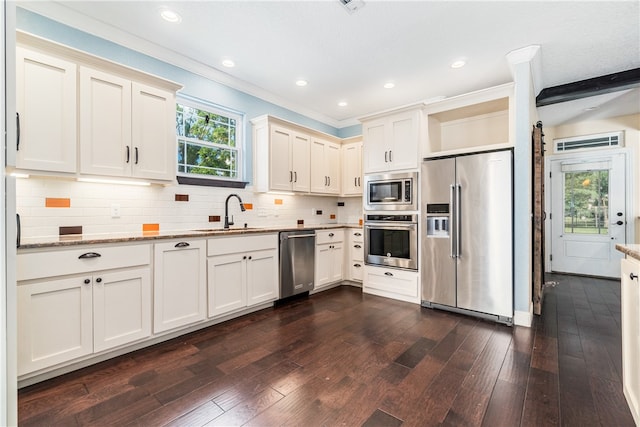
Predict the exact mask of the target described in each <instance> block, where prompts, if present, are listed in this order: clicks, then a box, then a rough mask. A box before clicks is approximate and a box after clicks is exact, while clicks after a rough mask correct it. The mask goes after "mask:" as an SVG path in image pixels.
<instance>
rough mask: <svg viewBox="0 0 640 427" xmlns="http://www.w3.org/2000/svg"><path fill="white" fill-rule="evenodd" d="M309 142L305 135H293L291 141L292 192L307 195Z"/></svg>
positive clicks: (309, 178)
mask: <svg viewBox="0 0 640 427" xmlns="http://www.w3.org/2000/svg"><path fill="white" fill-rule="evenodd" d="M310 150H311V141H310V139H309V137H308V136H307V135H304V134H301V133H293V139H292V140H291V169H292V170H293V185H292V187H291V189H292V190H293V191H300V192H305V193H308V192H309V190H310V187H311V183H310V181H311V168H310V164H311V152H310Z"/></svg>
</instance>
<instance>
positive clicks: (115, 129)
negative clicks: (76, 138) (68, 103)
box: [80, 67, 132, 176]
mask: <svg viewBox="0 0 640 427" xmlns="http://www.w3.org/2000/svg"><path fill="white" fill-rule="evenodd" d="M131 151H132V149H131V81H130V80H127V79H123V78H121V77H118V76H114V75H112V74H108V73H104V72H102V71H98V70H94V69H92V68H87V67H80V172H81V173H89V174H96V175H110V176H131V163H132V162H131Z"/></svg>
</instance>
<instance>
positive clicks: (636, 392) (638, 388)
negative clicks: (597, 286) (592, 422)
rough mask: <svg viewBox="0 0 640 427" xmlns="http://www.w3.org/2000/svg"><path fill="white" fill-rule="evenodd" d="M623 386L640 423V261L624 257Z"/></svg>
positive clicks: (632, 410) (622, 314)
mask: <svg viewBox="0 0 640 427" xmlns="http://www.w3.org/2000/svg"><path fill="white" fill-rule="evenodd" d="M621 273H622V276H621V277H622V289H621V294H622V295H621V300H622V313H621V317H622V389H623V391H624V396H625V398H626V399H627V403H628V405H629V409H630V410H631V414H632V415H633V419H634V420H635V422H636V424H637V425H640V358H639V357H638V355H640V283H639V282H640V278H638V276H640V261H636V260H632V259H629V258H627V259H623V260H622V272H621Z"/></svg>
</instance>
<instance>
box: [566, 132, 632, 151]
mask: <svg viewBox="0 0 640 427" xmlns="http://www.w3.org/2000/svg"><path fill="white" fill-rule="evenodd" d="M553 145H554V148H555V152H556V153H566V152H568V151H576V150H591V149H594V148H617V147H624V133H623V132H611V133H601V134H597V135H587V136H576V137H573V138H560V139H554V140H553Z"/></svg>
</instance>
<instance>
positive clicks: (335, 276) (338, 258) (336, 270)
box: [330, 243, 344, 283]
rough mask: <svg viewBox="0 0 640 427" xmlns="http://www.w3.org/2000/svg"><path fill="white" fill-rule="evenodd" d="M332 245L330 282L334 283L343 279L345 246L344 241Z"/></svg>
mask: <svg viewBox="0 0 640 427" xmlns="http://www.w3.org/2000/svg"><path fill="white" fill-rule="evenodd" d="M332 246H333V247H332V248H331V279H330V282H331V283H334V282H339V281H340V280H342V266H343V265H344V246H343V244H342V243H336V244H335V245H332Z"/></svg>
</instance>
